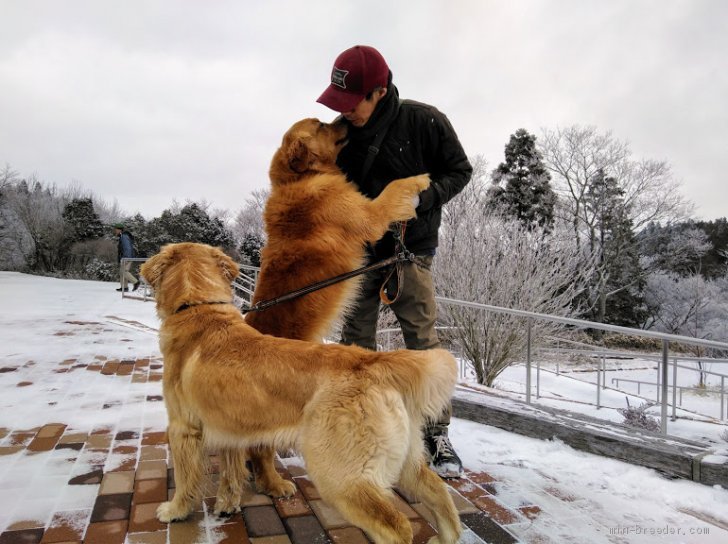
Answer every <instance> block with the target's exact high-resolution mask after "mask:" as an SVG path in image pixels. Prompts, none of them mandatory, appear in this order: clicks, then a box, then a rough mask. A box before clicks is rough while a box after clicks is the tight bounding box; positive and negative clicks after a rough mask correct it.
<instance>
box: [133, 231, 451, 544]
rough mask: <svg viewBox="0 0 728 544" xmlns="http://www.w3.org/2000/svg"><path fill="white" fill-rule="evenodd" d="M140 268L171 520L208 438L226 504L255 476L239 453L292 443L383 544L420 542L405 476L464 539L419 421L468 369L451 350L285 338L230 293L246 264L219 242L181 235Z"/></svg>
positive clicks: (237, 499) (197, 471)
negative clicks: (153, 315)
mask: <svg viewBox="0 0 728 544" xmlns="http://www.w3.org/2000/svg"><path fill="white" fill-rule="evenodd" d="M141 273H142V275H143V276H144V278H145V279H146V280H147V281H148V282H149V283H150V284H151V285H152V286H153V287H154V292H155V298H156V303H157V313H158V315H159V317H160V319H161V322H162V325H161V328H160V333H159V334H160V340H159V343H160V348H161V351H162V355H163V357H164V380H163V386H164V400H165V403H166V406H167V412H168V416H169V428H168V436H169V444H170V448H171V450H172V457H173V459H174V465H175V471H174V474H175V494H174V498H173V499H172V500H171V501H169V502H165V503H162V504H161V505H160V506H159V508H158V510H157V517H158V518H159V519H160V521H163V522H169V521H172V520H178V519H183V518H185V517H186V516H187V515H188V514H189V513H190V512H191V511H192V509H193V508H194V507H195V506H196V504H197V503H198V501H199V500H200V488H201V483H202V479H203V477H204V474H205V471H204V468H203V467H204V448H205V446H209V447H213V448H219V449H220V451H221V455H220V461H221V464H220V485H219V488H218V495H217V502H216V506H215V509H216V512H218V513H220V512H226V511H234V510H236V509H237V508H238V506H239V505H240V503H241V499H242V495H243V493H244V491H245V488H246V484H247V477H248V473H247V469H246V467H245V463H244V462H242V458H241V457H240V456H233V457H229V456H228V455H227V453H229V452H231V451H240V450H239V449H238V448H243V447H250V446H255V445H269V446H273V447H282V448H288V447H295V448H296V449H297V450H299V451H301V452H302V454H303V457H304V460H305V462H306V467H307V469H308V473H309V476H310V477H311V479H312V480H313V482H314V484H315V485H316V487H317V488H318V490H319V492H320V494H321V497H322V498H323V499H324V500H325V501H327V502H328V503H330V504H332V505H333V506H335V507H336V508H337V509H338V510H339V511H340V512H341V513H342V514H343V515H344V517H346V518H347V519H348V520H350V521H351V522H352V523H354V524H356V525H358V526H359V527H361V528H362V529H364V530H365V531H366V532H367V533H368V534H369V535H370V536H371V537H372V538H373V539H374V541H375V542H377V543H398V544H399V543H401V544H405V543H410V542H411V541H412V527H411V525H410V523H409V521H408V520H407V518H406V516H405V515H404V514H402V513H401V512H400V511H399V510H397V508H396V507H395V506H393V504H392V503H391V502H390V501H389V497H390V495H391V491H390V489H391V487H392V486H394V485H395V484H398V485H399V486H400V487H401V488H402V489H403V490H405V491H406V492H407V493H411V494H413V495H415V496H417V497H418V498H419V499H420V500H421V501H422V502H423V503H424V504H425V505H426V506H427V507H428V508H429V509H430V510H432V512H433V514H434V516H435V519H436V521H437V525H438V531H439V536H437V537H433V538H432V539H431V540H430V542H432V543H435V542H439V543H455V542H457V540H458V537H459V534H460V520H459V518H458V514H457V511H456V510H455V507H454V505H453V502H452V499H451V498H450V495H449V493H448V492H447V489H446V487H445V485H444V483H443V482H442V480H440V478H439V477H438V476H437V475H436V474H435V473H434V472H432V471H431V470H430V469H429V468H428V466H427V463H426V462H425V458H424V446H423V442H422V436H421V430H420V429H421V427H422V424H423V422H424V420H425V418H431V417H435V416H437V415H439V414H440V412H441V411H442V410H443V409H444V407H445V406H446V404H447V402H448V401H449V399H450V396H451V394H452V391H453V388H454V386H455V380H456V375H457V365H456V362H455V359H454V358H453V357H452V355H450V354H449V353H448V352H447V351H445V350H441V349H435V350H430V351H407V350H400V351H394V352H373V351H369V350H365V349H362V348H359V347H353V346H341V345H326V344H318V343H313V342H305V341H300V340H289V339H283V338H276V337H273V336H269V335H264V334H261V333H260V332H258V331H256V330H255V329H253V328H252V327H250V326H249V325H248V324H247V323H246V322H245V320H244V319H243V317H242V315H241V314H240V312H239V310H238V309H237V307H236V306H234V305H233V304H232V302H231V301H232V288H231V285H230V283H231V281H232V279H233V278H234V277H235V276H237V274H238V267H237V265H236V264H235V262H234V261H233V260H232V259H230V258H229V257H228V256H227V255H225V254H224V253H223V252H222V251H220V250H219V249H216V248H213V247H210V246H207V245H203V244H193V243H182V244H171V245H168V246H165V247H164V248H162V250H161V252H160V253H159V254H157V255H155V256H154V257H152V258H150V259H149V260H148V261H147V262H146V263H144V265H143V266H142V269H141Z"/></svg>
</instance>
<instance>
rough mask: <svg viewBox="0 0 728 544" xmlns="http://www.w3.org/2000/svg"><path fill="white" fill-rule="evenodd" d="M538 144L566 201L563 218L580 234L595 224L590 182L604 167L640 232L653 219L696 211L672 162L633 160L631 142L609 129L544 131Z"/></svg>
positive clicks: (684, 216) (664, 218) (577, 128)
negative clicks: (589, 206)
mask: <svg viewBox="0 0 728 544" xmlns="http://www.w3.org/2000/svg"><path fill="white" fill-rule="evenodd" d="M539 147H540V151H541V153H542V154H543V157H544V162H545V163H546V166H547V167H548V168H549V170H551V172H552V173H553V181H554V187H555V190H557V191H558V193H559V195H560V196H561V197H562V202H563V203H564V204H565V207H563V208H562V213H563V212H566V213H567V214H568V215H566V216H564V219H567V220H569V221H570V222H572V224H573V225H574V234H575V235H576V236H577V237H580V236H581V235H582V233H583V228H584V226H585V225H586V226H588V225H591V224H593V220H594V219H593V217H592V216H591V214H590V213H589V211H588V210H587V209H586V206H585V199H586V198H587V191H588V189H589V184H590V182H591V180H592V179H594V178H595V177H596V176H598V175H599V173H600V171H601V172H603V174H604V175H606V176H609V177H613V178H614V179H616V181H617V184H618V185H619V187H620V188H621V189H622V191H623V194H624V203H625V207H626V208H627V209H629V210H630V214H631V215H630V219H631V220H632V224H633V226H634V228H635V229H636V230H639V229H640V228H642V227H643V226H644V225H646V224H647V223H649V222H650V221H666V220H682V219H685V218H686V217H687V216H688V215H689V213H690V211H691V210H692V205H691V204H689V203H688V202H687V201H686V200H685V198H684V197H682V196H681V194H680V192H679V183H678V182H677V181H676V180H675V179H674V178H673V177H672V172H671V170H670V166H669V164H668V163H666V162H665V161H654V160H634V159H633V158H632V152H631V150H630V148H629V145H628V144H627V143H626V142H623V141H619V140H617V139H616V138H614V137H613V136H612V133H611V132H606V133H603V134H600V133H599V132H597V129H596V127H593V126H589V127H580V126H571V127H566V128H557V129H556V130H548V129H543V135H542V136H541V138H540V139H539Z"/></svg>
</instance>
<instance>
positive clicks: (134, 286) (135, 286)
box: [131, 280, 142, 291]
mask: <svg viewBox="0 0 728 544" xmlns="http://www.w3.org/2000/svg"><path fill="white" fill-rule="evenodd" d="M141 282H142V280H137V281H136V283H134V285H133V286H132V288H131V290H132V291H136V290H137V289H139V284H140V283H141Z"/></svg>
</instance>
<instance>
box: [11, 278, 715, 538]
mask: <svg viewBox="0 0 728 544" xmlns="http://www.w3.org/2000/svg"><path fill="white" fill-rule="evenodd" d="M115 287H116V285H115V284H111V283H101V282H88V281H74V280H58V279H51V278H41V277H35V276H29V275H23V274H18V273H10V272H0V300H1V301H2V306H3V311H2V313H1V314H0V368H10V367H15V368H17V370H13V371H12V372H0V428H5V429H23V428H24V429H30V428H33V427H37V426H39V425H44V424H46V423H48V422H49V421H62V422H64V423H65V424H67V425H69V427H72V428H73V429H74V430H77V431H79V432H90V431H91V430H92V428H93V427H94V426H98V425H99V422H100V421H101V422H103V421H104V420H103V418H108V422H115V424H116V425H119V426H120V427H119V428H122V427H123V423H119V422H124V421H128V422H134V423H137V424H138V423H139V422H142V425H143V426H144V428H146V429H160V430H163V429H164V427H165V423H166V414H165V412H164V407H163V403H161V402H159V403H155V405H156V408H149V407H147V408H146V409H145V410H144V411H139V410H138V409H137V408H136V407H135V406H136V405H135V404H134V403H129V402H128V399H129V398H132V397H133V396H139V397H141V396H149V395H161V383H159V382H149V383H140V384H132V386H131V387H133V390H127V391H115V390H114V385H113V381H110V380H108V379H104V377H102V376H100V375H99V374H94V373H68V374H63V375H60V376H59V375H53V379H52V380H51V379H50V378H49V377H48V374H47V373H44V367H45V368H49V367H50V365H57V364H58V363H59V362H61V361H64V360H71V359H73V360H76V361H79V362H87V363H90V362H92V361H94V359H95V358H96V357H97V355H98V353H99V352H103V354H104V355H105V356H106V357H114V358H119V359H124V358H136V359H138V358H140V357H150V358H155V357H159V349H158V346H157V337H156V332H155V330H156V328H157V327H158V320H157V318H156V315H155V312H154V307H153V304H152V303H150V302H141V301H137V300H131V299H122V298H121V297H120V295H119V293H117V292H116V291H115V290H114V289H115ZM89 324H94V326H93V327H90V326H88V325H89ZM29 362H32V364H28V363H29ZM634 364H635V365H636V366H642V367H647V368H646V369H645V370H635V371H630V372H629V373H628V375H629V376H643V377H644V379H647V378H650V379H653V380H654V377H655V376H656V371H655V370H654V369H651V368H650V364H651V363H650V362H640V361H636V362H634ZM643 373H644V374H643ZM613 376H614V377H616V376H617V373H616V372H615V374H613V375H612V374H611V373H610V375H609V378H608V381H609V380H610V379H611V377H613ZM523 377H524V370H523V367H518V366H516V367H514V368H512V369H509V370H508V371H507V372H505V373H504V374H503V375H502V376H501V379H500V380H499V381H498V384H497V386H498V388H499V389H500V390H501V391H513V392H514V393H513V394H514V395H518V394H519V393H522V392H523V383H524V380H523ZM534 379H535V378H534ZM579 379H580V380H587V381H588V380H589V379H590V377H589V376H585V375H580V376H579ZM591 379H592V380H593V376H592V377H591ZM640 379H642V378H640ZM696 379H697V378H696ZM58 380H61V381H60V382H59V381H58ZM18 383H28V385H27V386H25V387H18ZM59 383H60V384H61V385H60V386H59ZM534 384H535V382H534ZM595 389H596V386H595V385H594V384H593V383H592V384H589V383H586V382H585V381H577V380H574V379H573V377H571V376H570V375H569V374H563V375H560V376H556V375H555V374H554V373H551V372H545V371H544V372H542V374H541V393H542V396H543V398H542V399H540V402H543V403H545V404H548V405H551V406H556V407H562V408H563V407H568V409H571V410H575V409H576V408H575V407H579V410H580V411H583V412H584V413H588V414H589V415H593V416H595V417H605V418H608V419H613V420H615V421H620V420H621V416H620V415H619V414H618V413H617V412H616V410H615V409H614V408H616V407H623V406H625V402H624V394H623V393H617V392H612V391H604V392H602V402H603V403H604V405H606V406H610V407H612V408H602V409H601V410H596V408H595V407H594V406H593V404H594V402H595V398H596V393H595ZM644 394H645V396H649V394H648V393H646V392H645V393H644ZM114 395H118V398H119V402H118V403H117V404H116V405H113V406H112V407H111V408H109V409H104V410H103V411H102V410H101V406H100V405H99V403H100V402H105V403H106V404H107V405H108V403H109V401H108V399H109V398H110V397H112V398H113V397H114ZM130 395H131V396H130ZM124 399H126V401H125V400H124ZM564 399H570V400H571V402H569V403H567V402H566V401H565V400H564ZM633 400H634V402H635V403H636V404H639V402H640V399H639V398H638V397H633ZM574 401H576V402H574ZM630 402H632V400H630ZM696 402H699V403H701V404H702V403H703V402H705V403H707V406H705V407H703V408H706V413H714V414H715V415H716V416H717V415H718V411H717V408H716V409H715V411H712V410H713V408H714V407H713V406H712V403H713V402H714V399H711V400H706V399H703V398H700V399H697V401H696ZM718 402H719V400H718ZM148 405H149V404H148V403H147V406H148ZM701 411H702V410H701ZM695 419H701V418H698V417H697V416H696V417H695ZM702 419H704V421H702V422H700V421H692V420H683V419H680V420H678V422H676V423H673V422H670V423H669V424H668V428H669V430H670V432H674V433H675V434H680V435H683V436H688V437H690V436H694V437H700V436H702V437H708V438H710V439H711V440H713V441H714V442H715V443H716V444H720V443H722V444H723V445H725V441H722V439H720V438H719V435H720V433H721V431H722V430H724V429H725V426H724V424H723V423H721V422H720V421H719V420H718V419H715V418H702ZM451 437H452V441H453V443H454V444H455V446H456V449H457V450H458V452H459V453H460V455H461V457H462V458H463V461H464V463H465V465H466V467H467V468H469V469H471V470H474V471H484V472H487V473H488V474H491V475H492V476H493V477H494V478H495V479H496V480H497V481H498V482H499V483H498V484H497V485H498V486H499V489H498V491H499V492H498V494H497V497H498V500H499V501H502V502H503V503H505V504H509V502H512V503H513V504H512V506H517V505H518V504H522V503H523V501H524V499H528V500H532V501H533V504H538V505H540V507H541V509H542V510H543V512H544V514H543V515H540V516H538V517H537V518H536V519H535V520H532V521H530V522H528V523H523V524H522V526H520V527H517V528H516V529H517V531H516V532H517V534H518V536H519V538H520V539H522V541H523V542H539V541H541V542H544V541H546V542H585V543H592V542H593V543H603V542H604V543H608V542H611V543H632V542H635V543H642V542H669V543H673V542H674V543H677V542H689V543H701V544H703V543H706V544H707V543H725V542H728V491H726V490H725V489H723V488H721V487H718V486H715V487H708V486H704V485H700V484H696V483H693V482H688V481H679V480H668V479H665V478H663V477H661V476H660V475H659V474H657V473H656V472H654V471H652V470H649V469H645V468H642V467H637V466H632V465H629V464H627V463H623V462H620V461H616V460H612V459H606V458H602V457H599V456H595V455H591V454H587V453H583V452H579V451H575V450H573V449H572V448H570V447H568V446H566V445H564V444H563V443H560V442H558V441H541V440H536V439H532V438H527V437H523V436H519V435H515V434H511V433H508V432H505V431H502V430H499V429H496V428H493V427H488V426H485V425H480V424H476V423H472V422H470V421H465V420H454V421H453V423H452V425H451ZM6 441H7V439H4V440H0V447H2V446H6V445H7V444H6ZM54 455H57V452H47V453H38V454H35V455H27V454H26V453H16V454H12V455H3V456H0V532H2V530H3V528H4V527H6V526H8V525H9V524H11V523H12V522H14V521H17V520H19V519H25V518H26V517H27V516H28V515H29V514H30V513H31V512H30V511H31V510H34V509H35V510H40V509H42V508H43V507H46V508H47V507H48V506H49V505H52V504H53V503H54V501H55V500H57V499H58V497H57V494H58V489H62V486H63V484H65V481H64V482H60V481H59V482H56V480H58V478H57V477H55V476H54V461H55V457H54ZM78 462H79V463H82V462H85V463H88V464H89V465H91V464H93V462H92V460H90V459H86V460H84V459H81V458H79V461H78ZM18 482H22V485H19V483H18ZM56 486H58V487H56ZM8 490H12V492H8ZM556 496H560V497H565V499H564V500H557V499H556V498H555V497H556ZM76 499H77V502H78V504H79V508H80V507H81V506H82V505H84V504H85V503H86V502H87V501H88V500H89V498H88V497H82V496H79V497H77V498H76Z"/></svg>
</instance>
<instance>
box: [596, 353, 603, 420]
mask: <svg viewBox="0 0 728 544" xmlns="http://www.w3.org/2000/svg"><path fill="white" fill-rule="evenodd" d="M601 376H602V356H601V355H600V356H599V360H598V361H597V410H599V409H600V408H601V407H602V397H601V391H600V389H601V387H600V386H601V383H599V382H600V380H601Z"/></svg>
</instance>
